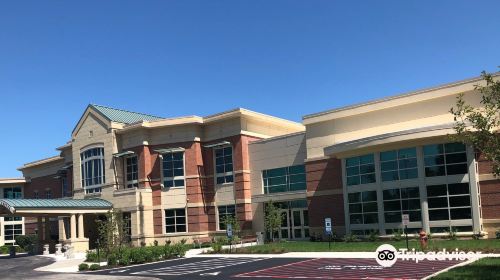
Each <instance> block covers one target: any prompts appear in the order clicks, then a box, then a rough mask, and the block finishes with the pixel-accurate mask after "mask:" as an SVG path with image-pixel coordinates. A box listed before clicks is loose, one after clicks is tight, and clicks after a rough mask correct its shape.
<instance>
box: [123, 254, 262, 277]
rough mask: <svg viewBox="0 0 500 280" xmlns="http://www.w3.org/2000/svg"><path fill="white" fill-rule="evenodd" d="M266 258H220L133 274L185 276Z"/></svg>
mask: <svg viewBox="0 0 500 280" xmlns="http://www.w3.org/2000/svg"><path fill="white" fill-rule="evenodd" d="M265 259H266V258H218V259H210V260H206V261H201V262H194V263H186V264H179V265H173V266H169V267H164V268H157V269H151V270H145V271H139V272H134V273H131V274H136V275H137V274H140V275H185V274H192V273H198V272H203V271H207V270H213V269H220V268H224V267H229V266H235V265H239V264H244V263H250V262H256V261H261V260H265Z"/></svg>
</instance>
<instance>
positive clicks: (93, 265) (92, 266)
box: [89, 263, 101, 271]
mask: <svg viewBox="0 0 500 280" xmlns="http://www.w3.org/2000/svg"><path fill="white" fill-rule="evenodd" d="M100 268H101V266H99V265H98V264H96V263H94V264H91V265H90V267H89V269H90V270H92V271H95V270H99V269H100Z"/></svg>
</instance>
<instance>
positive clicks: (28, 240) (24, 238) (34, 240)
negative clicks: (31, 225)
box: [15, 234, 38, 252]
mask: <svg viewBox="0 0 500 280" xmlns="http://www.w3.org/2000/svg"><path fill="white" fill-rule="evenodd" d="M15 239H16V244H17V245H19V247H21V249H23V250H24V251H28V252H31V251H33V249H34V248H35V247H36V244H38V236H36V235H35V234H30V235H19V236H16V238H15Z"/></svg>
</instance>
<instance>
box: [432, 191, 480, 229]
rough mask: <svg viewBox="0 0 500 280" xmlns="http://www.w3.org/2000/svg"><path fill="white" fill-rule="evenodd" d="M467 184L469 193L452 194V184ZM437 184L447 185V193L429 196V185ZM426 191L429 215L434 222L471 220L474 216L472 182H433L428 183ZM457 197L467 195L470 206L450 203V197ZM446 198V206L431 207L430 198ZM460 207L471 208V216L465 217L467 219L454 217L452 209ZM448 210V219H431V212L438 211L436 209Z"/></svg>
mask: <svg viewBox="0 0 500 280" xmlns="http://www.w3.org/2000/svg"><path fill="white" fill-rule="evenodd" d="M462 184H463V185H467V186H468V193H466V194H464V193H461V194H450V185H462ZM436 186H445V187H446V193H445V194H440V195H432V196H429V191H428V189H429V187H431V188H432V187H436ZM426 191H427V203H428V207H427V208H428V210H427V211H428V215H429V222H433V223H436V222H437V223H439V222H443V221H444V222H451V221H460V220H471V219H472V218H473V213H472V198H471V195H470V183H469V182H467V183H443V184H433V185H427V186H426ZM455 197H467V198H468V199H469V205H468V206H451V204H450V198H455ZM444 198H446V204H447V206H446V207H431V205H430V204H431V203H430V202H429V199H431V201H432V200H434V199H435V200H436V201H437V200H438V199H444ZM459 209H469V210H470V216H471V217H470V218H465V219H453V218H452V215H451V212H452V210H459ZM444 210H446V211H447V214H448V219H444V220H443V219H439V220H436V219H431V212H436V211H444Z"/></svg>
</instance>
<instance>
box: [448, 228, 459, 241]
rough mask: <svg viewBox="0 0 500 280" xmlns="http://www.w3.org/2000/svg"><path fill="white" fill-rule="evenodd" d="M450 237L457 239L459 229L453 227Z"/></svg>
mask: <svg viewBox="0 0 500 280" xmlns="http://www.w3.org/2000/svg"><path fill="white" fill-rule="evenodd" d="M448 239H449V240H457V230H456V229H455V228H454V227H452V228H451V229H450V231H449V232H448Z"/></svg>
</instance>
